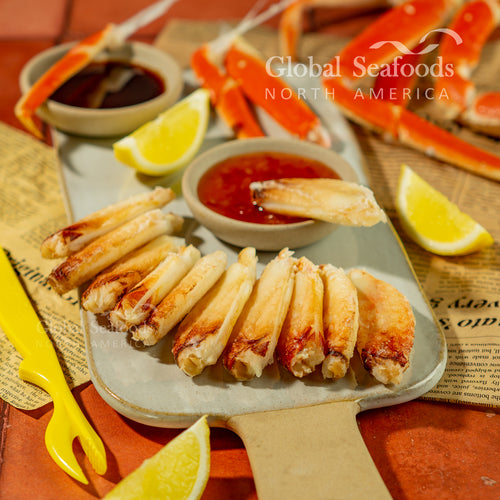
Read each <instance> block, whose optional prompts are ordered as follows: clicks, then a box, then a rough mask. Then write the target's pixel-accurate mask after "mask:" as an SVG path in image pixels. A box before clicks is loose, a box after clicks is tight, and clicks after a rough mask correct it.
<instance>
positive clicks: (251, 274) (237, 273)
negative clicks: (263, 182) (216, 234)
mask: <svg viewBox="0 0 500 500" xmlns="http://www.w3.org/2000/svg"><path fill="white" fill-rule="evenodd" d="M256 268H257V256H256V253H255V248H252V247H247V248H244V249H243V250H242V251H241V252H240V254H239V256H238V261H237V262H235V263H234V264H231V265H230V266H229V268H228V269H227V270H226V271H225V272H224V274H223V275H222V277H221V278H220V279H219V281H218V282H217V283H216V285H215V286H214V287H213V288H212V289H211V290H210V291H209V292H208V293H207V294H206V295H205V296H204V297H203V298H202V299H201V300H200V301H199V302H198V303H197V304H196V306H195V307H194V308H193V309H192V311H191V312H190V313H189V314H188V315H187V316H186V317H185V318H184V320H183V321H182V323H181V324H180V325H179V328H178V329H177V333H176V335H175V340H174V346H173V348H172V353H173V354H174V357H175V361H176V363H177V364H178V366H179V368H180V369H181V370H182V371H183V372H184V373H186V374H187V375H189V376H191V377H193V376H195V375H198V374H200V373H201V372H202V371H203V369H204V368H205V367H206V366H209V365H213V364H215V363H216V362H217V360H218V359H219V356H220V355H221V354H222V351H223V350H224V348H225V347H226V344H227V341H228V340H229V337H230V335H231V332H232V330H233V327H234V325H235V323H236V320H237V319H238V317H239V315H240V314H241V311H242V310H243V307H244V306H245V304H246V301H247V300H248V297H249V296H250V294H251V293H252V289H253V286H254V283H255V276H256Z"/></svg>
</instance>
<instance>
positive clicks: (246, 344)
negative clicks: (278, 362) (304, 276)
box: [223, 248, 295, 380]
mask: <svg viewBox="0 0 500 500" xmlns="http://www.w3.org/2000/svg"><path fill="white" fill-rule="evenodd" d="M294 275H295V259H294V258H293V257H292V252H290V251H289V250H288V248H285V249H283V250H281V252H280V253H279V254H278V256H277V257H275V258H274V259H273V260H272V261H271V262H269V264H267V266H266V267H265V268H264V271H263V272H262V275H261V277H260V278H259V280H258V281H257V283H256V284H255V287H254V289H253V291H252V295H250V298H249V299H248V302H247V303H246V305H245V308H244V309H243V312H242V313H241V316H240V317H239V318H238V321H237V322H236V325H235V327H234V331H233V334H232V335H231V339H230V340H229V344H228V348H227V350H226V352H225V353H224V357H223V360H224V366H225V367H226V369H227V370H228V371H230V372H231V373H232V374H233V375H234V377H235V378H236V379H238V380H250V379H251V378H253V377H255V376H256V377H260V376H261V375H262V371H263V369H264V368H265V367H266V366H267V365H269V364H271V363H272V362H273V359H274V358H273V357H274V350H275V349H276V344H277V342H278V337H279V334H280V331H281V327H282V326H283V322H284V321H285V317H286V314H287V311H288V306H289V304H290V300H291V298H292V292H293V282H294Z"/></svg>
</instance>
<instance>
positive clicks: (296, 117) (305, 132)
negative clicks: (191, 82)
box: [225, 38, 330, 147]
mask: <svg viewBox="0 0 500 500" xmlns="http://www.w3.org/2000/svg"><path fill="white" fill-rule="evenodd" d="M225 67H226V70H227V72H228V73H229V75H230V76H231V77H232V78H234V79H235V80H236V82H237V83H238V84H239V85H241V88H242V89H243V92H244V93H245V95H247V96H248V97H249V99H250V100H251V101H252V102H253V103H254V104H256V105H257V106H260V107H261V108H262V109H264V110H265V111H266V112H267V113H268V114H269V115H270V116H271V117H272V118H273V119H274V120H276V121H277V122H278V123H279V124H280V125H281V126H282V127H284V128H285V129H286V130H287V131H288V132H289V133H291V134H292V135H294V136H296V137H299V138H300V139H305V140H308V141H311V142H315V143H317V144H321V145H323V146H326V147H329V146H330V138H329V136H328V134H327V132H326V130H325V129H324V128H323V126H322V125H321V123H320V120H319V118H318V117H317V116H316V114H315V113H314V112H313V111H312V110H311V108H309V106H308V105H307V104H306V103H305V101H304V100H303V99H301V98H300V97H299V96H298V94H297V93H296V92H295V91H294V90H293V89H292V87H290V85H288V84H287V83H286V82H285V81H284V80H283V79H282V78H280V77H278V76H277V75H275V74H274V73H272V72H268V71H267V68H266V64H265V63H264V61H263V59H262V56H261V55H260V54H259V53H258V52H257V51H256V50H255V49H254V48H253V47H252V46H251V45H249V44H248V43H246V42H244V41H243V40H242V39H241V38H239V39H237V40H235V41H234V42H233V43H232V45H231V47H230V48H229V50H228V51H227V54H226V59H225Z"/></svg>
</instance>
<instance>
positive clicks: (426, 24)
mask: <svg viewBox="0 0 500 500" xmlns="http://www.w3.org/2000/svg"><path fill="white" fill-rule="evenodd" d="M455 4H456V2H455V0H410V1H408V2H405V3H403V4H401V5H399V6H397V7H394V8H392V9H390V10H388V11H387V12H386V13H385V14H383V15H381V16H380V17H379V18H378V19H377V20H376V21H375V22H373V23H372V24H370V25H369V26H368V27H367V28H366V29H365V30H364V31H363V32H362V33H360V34H359V35H358V36H357V37H356V38H355V39H354V40H353V41H352V42H350V43H348V44H347V45H346V47H344V48H343V49H342V50H341V51H340V53H339V55H338V59H339V63H340V64H339V66H340V73H341V74H342V76H343V78H344V79H345V80H347V81H348V82H350V81H355V80H359V79H360V78H364V77H365V76H367V75H366V74H365V73H364V71H362V70H361V69H360V65H359V63H360V59H359V57H360V55H361V56H362V58H363V59H362V60H361V61H362V63H363V64H362V68H369V67H373V66H372V65H375V66H381V65H382V64H387V63H390V62H392V61H393V60H394V58H395V57H396V56H398V55H400V54H401V50H406V49H408V48H411V47H415V46H416V45H417V44H418V43H420V42H422V37H424V36H426V35H428V34H429V33H430V32H431V31H432V30H433V29H435V28H439V27H440V26H442V25H443V24H445V22H446V19H447V18H448V16H449V15H450V12H451V10H452V8H453V7H454V6H455ZM386 35H389V36H390V41H387V40H383V37H385V36H386ZM381 39H382V40H381Z"/></svg>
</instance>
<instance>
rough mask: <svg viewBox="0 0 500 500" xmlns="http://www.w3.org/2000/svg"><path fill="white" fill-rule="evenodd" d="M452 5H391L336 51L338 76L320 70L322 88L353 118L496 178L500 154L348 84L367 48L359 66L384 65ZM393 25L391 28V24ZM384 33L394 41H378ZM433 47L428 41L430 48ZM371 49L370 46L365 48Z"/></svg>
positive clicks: (419, 1)
mask: <svg viewBox="0 0 500 500" xmlns="http://www.w3.org/2000/svg"><path fill="white" fill-rule="evenodd" d="M453 6H454V2H453V1H451V0H438V1H436V2H434V0H412V1H409V2H406V3H405V4H403V5H401V6H399V7H396V8H394V9H391V10H390V11H388V12H387V13H386V14H384V15H383V16H381V17H380V18H379V19H378V20H377V21H376V22H375V23H373V24H372V25H370V26H369V27H368V28H367V29H366V30H365V31H364V32H363V33H361V35H360V36H359V37H357V38H356V39H355V40H354V41H353V42H351V43H350V44H348V45H347V47H345V48H344V49H343V50H342V51H341V53H340V54H339V56H338V57H339V59H340V61H341V64H340V67H341V75H342V76H338V75H334V76H332V75H327V74H326V73H325V74H324V77H323V86H324V88H325V91H326V92H327V94H328V95H329V96H331V97H332V99H333V101H334V103H335V104H336V105H338V106H339V107H340V108H341V110H342V111H343V112H344V114H346V115H347V116H348V117H349V118H350V119H352V120H353V121H355V122H357V123H359V124H361V125H363V126H366V127H368V128H371V129H373V130H375V131H377V132H379V133H382V134H384V135H388V136H390V137H391V138H392V139H395V140H399V141H400V142H402V143H403V144H406V145H409V146H411V147H413V148H415V149H418V150H421V151H422V152H424V153H426V154H428V155H430V156H434V157H436V158H438V159H440V160H443V161H445V162H448V163H451V164H453V165H456V166H458V167H461V168H463V169H466V170H469V171H470V172H473V173H475V174H478V175H482V176H484V177H488V178H491V179H496V180H500V157H498V156H496V155H494V154H492V153H489V152H487V151H484V150H482V149H480V148H477V147H475V146H472V145H471V144H469V143H467V142H465V141H463V140H461V139H459V138H457V137H456V136H454V135H453V134H451V133H448V132H446V131H445V130H442V129H440V128H439V127H437V126H435V125H433V124H431V123H429V122H427V121H426V120H424V119H422V118H420V117H419V116H418V115H416V114H415V113H412V112H411V111H408V110H406V109H404V107H403V106H401V105H399V104H395V103H393V102H390V101H382V100H380V99H376V98H372V97H371V96H368V95H364V94H363V93H362V92H361V91H360V89H357V90H356V91H355V90H352V89H351V88H350V87H349V85H350V84H352V82H353V80H356V79H359V78H361V77H362V76H363V74H362V72H361V71H359V67H357V65H356V62H355V61H356V59H355V58H356V56H357V55H358V54H364V53H365V52H367V55H366V58H365V59H364V62H363V64H364V65H365V67H366V66H368V65H370V64H374V65H379V66H380V65H382V64H384V63H387V62H390V61H391V60H392V58H394V56H396V55H398V53H399V51H398V49H397V47H398V46H399V47H400V48H401V47H403V46H405V47H406V48H409V47H412V46H414V45H415V44H416V42H418V41H421V40H422V37H424V38H425V36H426V34H428V33H429V30H432V29H433V28H435V27H436V26H439V24H440V23H442V22H443V21H444V19H445V18H446V16H447V15H448V14H449V12H450V10H451V9H452V7H453ZM393 26H395V28H394V31H393V30H392V27H393ZM385 33H390V34H391V39H393V40H394V41H395V43H387V42H386V41H380V38H381V36H383V34H385ZM429 47H430V48H431V49H432V45H431V46H429ZM368 49H370V50H368Z"/></svg>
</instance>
